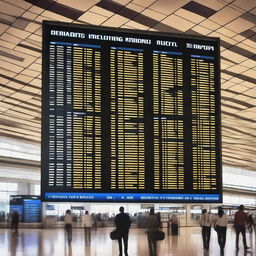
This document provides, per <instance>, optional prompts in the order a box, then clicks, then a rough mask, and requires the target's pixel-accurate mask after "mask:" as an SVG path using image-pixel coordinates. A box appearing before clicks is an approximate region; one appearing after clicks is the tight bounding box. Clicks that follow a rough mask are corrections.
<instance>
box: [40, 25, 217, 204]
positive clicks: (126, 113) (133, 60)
mask: <svg viewBox="0 0 256 256" xmlns="http://www.w3.org/2000/svg"><path fill="white" fill-rule="evenodd" d="M42 80H43V86H42V179H41V180H42V186H41V188H42V194H41V195H42V200H44V201H83V202H151V203H152V202H168V203H171V202H212V203H217V202H221V201H222V171H221V132H220V46H219V39H218V38H211V37H199V36H194V35H184V34H169V33H159V32H151V31H138V30H128V29H116V28H107V27H98V26H85V25H80V24H69V23H61V22H52V21H44V22H43V75H42Z"/></svg>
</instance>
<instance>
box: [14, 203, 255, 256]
mask: <svg viewBox="0 0 256 256" xmlns="http://www.w3.org/2000/svg"><path fill="white" fill-rule="evenodd" d="M81 220H82V226H83V228H84V237H85V242H86V243H90V242H91V229H92V228H93V226H94V219H93V218H92V216H91V215H90V214H89V212H88V211H85V213H84V214H83V215H82V217H81ZM113 220H114V225H115V227H116V230H115V232H116V239H117V240H118V245H119V256H122V255H123V252H124V256H128V237H129V229H130V227H131V223H132V219H131V218H130V216H129V214H127V213H125V211H124V207H122V206H121V207H120V208H119V213H118V214H117V215H116V216H115V217H114V219H113ZM19 221H20V217H19V214H18V212H16V211H14V212H13V213H12V215H11V228H12V230H13V234H16V235H17V234H18V226H19ZM64 222H65V230H66V234H67V241H68V244H69V245H70V244H71V241H72V224H73V216H72V212H71V210H69V209H68V210H66V214H65V216H64ZM170 223H171V225H170V227H171V230H172V235H178V218H177V215H176V214H172V216H171V218H170ZM199 223H200V226H201V233H202V240H203V249H204V251H205V252H207V251H208V250H209V246H210V240H211V231H212V227H213V228H214V230H215V231H216V232H217V237H218V244H219V247H220V255H224V248H225V244H226V232H227V225H228V218H227V215H226V214H225V212H224V210H223V209H222V207H219V208H218V213H217V215H213V214H211V213H210V212H209V211H207V209H203V210H202V214H201V216H200V221H199ZM145 227H146V233H147V240H148V247H149V255H150V256H156V255H157V241H158V240H162V239H164V235H163V234H161V233H163V232H161V227H162V225H161V218H160V215H159V214H155V212H154V208H151V209H150V211H149V213H148V215H147V217H146V226H145ZM233 227H234V230H235V233H236V241H235V244H236V250H237V251H238V250H239V236H240V233H241V234H242V241H243V246H244V251H247V250H248V249H249V247H248V245H247V241H246V228H247V229H248V231H249V232H250V233H252V232H253V230H255V229H256V227H255V223H254V219H253V216H252V215H247V213H245V211H244V206H243V205H240V206H239V208H238V211H237V212H236V213H235V215H234V223H233ZM168 228H169V226H168ZM159 237H161V238H159Z"/></svg>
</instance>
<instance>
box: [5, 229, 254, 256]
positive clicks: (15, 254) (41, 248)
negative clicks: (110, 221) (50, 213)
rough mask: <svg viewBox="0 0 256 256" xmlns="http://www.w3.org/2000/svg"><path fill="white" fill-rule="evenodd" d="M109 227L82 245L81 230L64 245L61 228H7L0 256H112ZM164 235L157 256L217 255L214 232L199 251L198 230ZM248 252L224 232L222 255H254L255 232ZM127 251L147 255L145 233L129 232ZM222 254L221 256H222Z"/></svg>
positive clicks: (115, 248)
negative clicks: (238, 247)
mask: <svg viewBox="0 0 256 256" xmlns="http://www.w3.org/2000/svg"><path fill="white" fill-rule="evenodd" d="M111 230H112V229H111V228H102V229H98V230H93V231H92V238H91V242H86V241H85V239H84V233H83V230H82V229H74V230H73V240H72V242H71V243H70V245H69V244H68V242H67V240H66V236H65V232H64V230H63V229H56V230H54V229H42V230H39V229H23V230H20V232H19V235H14V234H12V233H11V231H10V230H8V229H0V248H1V249H0V255H1V256H111V255H113V256H115V255H118V253H119V250H118V243H117V241H112V240H110V238H109V233H110V231H111ZM166 231H167V230H165V233H166V237H165V240H164V241H159V242H158V256H167V255H168V256H218V255H221V254H220V248H219V245H218V241H217V234H216V232H212V236H211V241H210V249H209V251H208V252H204V251H203V246H202V238H201V230H200V228H199V227H192V228H181V229H180V234H179V235H178V236H171V235H169V236H168V234H167V232H166ZM247 241H248V246H250V249H249V250H248V251H244V249H243V245H242V241H239V246H240V250H238V251H236V250H235V232H234V231H233V229H228V232H227V242H226V247H225V252H224V255H225V256H255V255H256V250H255V245H256V241H255V233H251V234H249V233H248V234H247ZM128 251H129V255H130V256H144V255H145V256H147V255H148V254H149V250H148V242H147V236H146V233H145V230H142V229H131V230H130V234H129V244H128ZM222 255H223V254H222Z"/></svg>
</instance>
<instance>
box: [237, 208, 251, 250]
mask: <svg viewBox="0 0 256 256" xmlns="http://www.w3.org/2000/svg"><path fill="white" fill-rule="evenodd" d="M238 209H239V210H238V211H237V212H236V213H235V220H234V226H235V229H236V249H237V250H238V249H239V246H238V242H239V234H240V233H242V236H243V244H244V250H247V249H249V247H248V246H247V243H246V234H245V227H246V224H247V221H248V217H247V214H246V213H245V212H244V206H243V205H240V206H239V208H238Z"/></svg>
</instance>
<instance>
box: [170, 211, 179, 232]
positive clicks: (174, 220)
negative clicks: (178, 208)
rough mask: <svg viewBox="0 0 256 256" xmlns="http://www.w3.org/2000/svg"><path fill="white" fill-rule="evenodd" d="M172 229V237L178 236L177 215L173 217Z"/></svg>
mask: <svg viewBox="0 0 256 256" xmlns="http://www.w3.org/2000/svg"><path fill="white" fill-rule="evenodd" d="M171 229H172V235H173V236H177V235H178V217H177V215H176V214H173V215H172V217H171Z"/></svg>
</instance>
